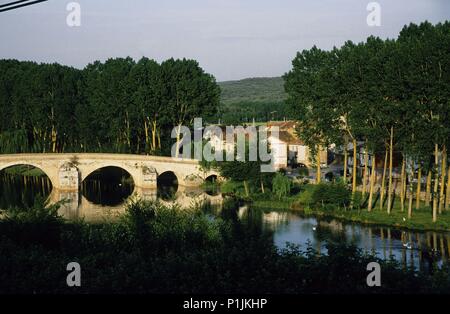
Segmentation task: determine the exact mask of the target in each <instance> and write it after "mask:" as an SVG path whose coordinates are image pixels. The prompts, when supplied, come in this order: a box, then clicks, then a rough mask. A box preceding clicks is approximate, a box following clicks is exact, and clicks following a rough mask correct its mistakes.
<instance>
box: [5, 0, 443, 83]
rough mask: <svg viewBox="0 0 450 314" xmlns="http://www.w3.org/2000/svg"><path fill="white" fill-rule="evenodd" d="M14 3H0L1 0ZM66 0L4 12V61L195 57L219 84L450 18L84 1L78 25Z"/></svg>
mask: <svg viewBox="0 0 450 314" xmlns="http://www.w3.org/2000/svg"><path fill="white" fill-rule="evenodd" d="M11 1H13V0H0V5H1V4H4V3H7V2H11ZM70 2H72V1H70V0H49V1H47V2H43V3H39V4H36V5H32V6H29V7H24V8H20V9H16V10H11V11H6V12H0V59H10V58H12V59H18V60H32V61H37V62H58V63H61V64H65V65H70V66H74V67H77V68H83V67H84V66H86V65H87V64H88V63H91V62H93V61H95V60H101V61H104V60H106V59H108V58H111V57H126V56H131V57H132V58H134V59H136V60H137V59H139V58H141V57H142V56H146V57H148V58H151V59H155V60H157V61H159V62H161V61H163V60H165V59H168V58H171V57H173V58H189V59H196V60H197V61H198V62H199V63H200V66H201V67H202V68H203V69H204V70H205V71H206V72H208V73H211V74H212V75H214V76H215V77H216V79H217V80H218V81H225V80H237V79H242V78H247V77H272V76H280V75H283V74H284V73H285V72H287V71H289V70H290V69H291V61H292V59H293V58H294V57H295V55H296V53H297V52H298V51H301V50H303V49H309V48H311V47H312V46H313V45H316V46H318V47H319V48H322V49H331V48H333V46H340V45H342V44H343V43H344V42H345V41H346V40H352V41H355V42H359V41H363V40H365V39H366V38H367V37H368V36H370V35H374V36H379V37H381V38H395V37H396V36H397V35H398V33H399V31H400V30H401V29H402V27H403V26H404V25H405V24H409V23H411V22H413V23H420V22H422V21H425V20H428V21H430V22H432V23H437V22H442V21H445V20H450V1H449V0H379V1H376V2H378V3H379V5H380V8H381V15H380V17H381V19H380V21H381V24H380V26H369V25H368V23H367V16H368V15H369V14H370V12H369V11H368V10H367V5H368V4H369V3H370V2H372V1H369V0H320V1H319V0H272V1H269V0H160V1H154V0H78V1H76V2H77V3H78V4H79V5H80V21H81V25H80V26H74V27H70V26H68V24H67V22H66V19H67V16H68V15H69V14H70V11H68V10H67V8H66V6H67V4H69V3H70Z"/></svg>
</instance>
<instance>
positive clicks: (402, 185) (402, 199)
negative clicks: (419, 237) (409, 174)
mask: <svg viewBox="0 0 450 314" xmlns="http://www.w3.org/2000/svg"><path fill="white" fill-rule="evenodd" d="M405 170H406V164H405V158H404V157H403V161H402V173H401V176H400V206H401V210H402V212H403V211H404V210H405V198H406V193H405V191H406V189H405V186H406V174H405Z"/></svg>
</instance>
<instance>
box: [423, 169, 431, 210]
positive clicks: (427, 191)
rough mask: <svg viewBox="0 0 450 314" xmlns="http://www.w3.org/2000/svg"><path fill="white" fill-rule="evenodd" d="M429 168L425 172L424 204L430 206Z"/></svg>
mask: <svg viewBox="0 0 450 314" xmlns="http://www.w3.org/2000/svg"><path fill="white" fill-rule="evenodd" d="M431 175H432V173H431V169H429V170H428V173H427V186H426V189H425V205H426V206H430V202H431Z"/></svg>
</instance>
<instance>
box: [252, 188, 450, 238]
mask: <svg viewBox="0 0 450 314" xmlns="http://www.w3.org/2000/svg"><path fill="white" fill-rule="evenodd" d="M298 199H299V195H294V196H289V197H286V198H283V199H282V200H275V199H274V200H255V201H253V202H252V206H254V207H256V208H271V209H280V210H295V211H299V212H302V213H304V214H305V215H312V216H315V217H328V218H335V219H338V220H343V221H348V222H356V223H361V224H366V225H380V226H387V227H396V228H402V229H408V230H415V231H450V213H449V212H443V213H442V214H441V215H440V216H439V219H438V221H437V222H433V221H432V216H431V208H429V207H421V208H420V209H419V210H416V209H414V210H413V216H412V218H411V219H408V213H407V211H406V210H405V211H401V209H400V208H399V206H398V205H397V204H396V205H394V208H393V210H392V212H391V214H387V212H386V209H383V210H380V209H379V208H378V207H375V208H374V209H373V210H372V211H371V212H368V211H367V209H349V208H346V209H345V208H338V207H334V206H327V207H326V208H320V207H318V208H313V207H310V206H307V205H302V204H301V203H299V202H298Z"/></svg>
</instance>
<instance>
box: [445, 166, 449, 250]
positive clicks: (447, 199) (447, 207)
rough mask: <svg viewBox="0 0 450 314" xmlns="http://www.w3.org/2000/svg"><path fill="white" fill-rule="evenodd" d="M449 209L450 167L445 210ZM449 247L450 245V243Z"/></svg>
mask: <svg viewBox="0 0 450 314" xmlns="http://www.w3.org/2000/svg"><path fill="white" fill-rule="evenodd" d="M449 209H450V167H448V173H447V192H446V194H445V210H449ZM449 245H450V243H449ZM449 253H450V252H449Z"/></svg>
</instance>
